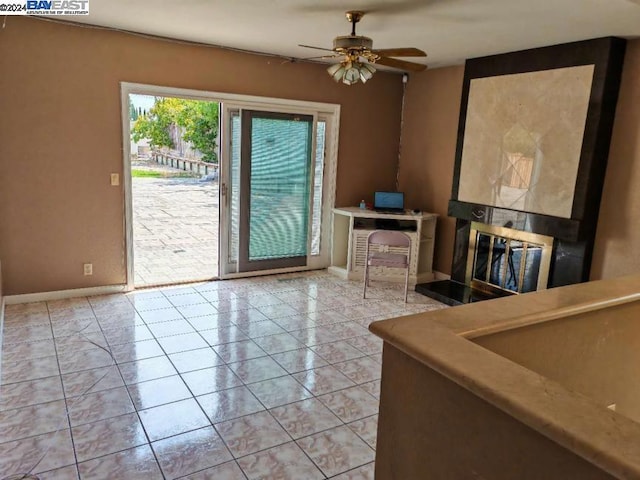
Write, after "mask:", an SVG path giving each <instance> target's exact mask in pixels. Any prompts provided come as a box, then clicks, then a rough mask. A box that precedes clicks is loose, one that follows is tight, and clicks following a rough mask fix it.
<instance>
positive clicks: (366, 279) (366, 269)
mask: <svg viewBox="0 0 640 480" xmlns="http://www.w3.org/2000/svg"><path fill="white" fill-rule="evenodd" d="M367 283H369V262H365V264H364V288H363V290H362V298H367Z"/></svg>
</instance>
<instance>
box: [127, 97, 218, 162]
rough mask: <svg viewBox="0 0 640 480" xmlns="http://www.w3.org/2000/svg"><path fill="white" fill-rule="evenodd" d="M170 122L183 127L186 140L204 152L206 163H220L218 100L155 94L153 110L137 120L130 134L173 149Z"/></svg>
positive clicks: (153, 144) (154, 144)
mask: <svg viewBox="0 0 640 480" xmlns="http://www.w3.org/2000/svg"><path fill="white" fill-rule="evenodd" d="M171 125H178V126H180V127H183V128H184V135H183V138H184V140H186V141H188V142H190V143H191V144H192V145H193V147H194V148H195V149H196V150H198V151H199V152H201V153H202V155H203V158H202V159H203V160H204V161H205V162H211V163H217V161H218V158H217V140H218V104H217V103H215V102H203V101H198V100H185V99H182V98H163V97H156V100H155V103H154V105H153V107H152V108H151V110H149V112H148V113H146V114H144V115H140V116H139V117H138V119H137V120H136V121H135V123H134V125H133V128H132V129H131V137H132V138H133V140H134V141H136V142H137V141H139V140H140V139H142V138H147V139H149V143H150V144H151V146H152V147H169V148H172V147H173V146H174V145H173V142H172V140H171V136H170V134H169V129H170V127H171Z"/></svg>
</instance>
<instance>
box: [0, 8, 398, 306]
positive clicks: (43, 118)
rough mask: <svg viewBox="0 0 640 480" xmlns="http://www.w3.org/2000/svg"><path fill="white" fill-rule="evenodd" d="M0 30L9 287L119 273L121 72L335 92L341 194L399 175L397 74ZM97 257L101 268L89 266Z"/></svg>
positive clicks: (42, 28) (342, 198)
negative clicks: (365, 75) (116, 179)
mask: <svg viewBox="0 0 640 480" xmlns="http://www.w3.org/2000/svg"><path fill="white" fill-rule="evenodd" d="M1 37H2V38H1V41H0V72H2V73H1V74H0V91H1V92H2V94H1V95H0V112H1V115H0V132H1V137H0V138H1V140H0V169H1V172H2V174H1V175H0V219H2V222H0V257H2V259H3V263H4V264H3V268H4V273H5V293H6V294H22V293H30V292H44V291H51V290H62V289H69V288H80V287H90V286H99V285H110V284H120V283H123V282H125V250H124V243H123V238H124V230H123V208H124V207H123V205H124V203H123V192H122V190H121V188H119V187H118V188H115V187H111V186H110V185H109V174H110V173H112V172H120V173H122V127H121V124H122V123H121V116H120V82H122V81H126V82H137V83H146V84H153V85H162V86H170V87H181V88H192V89H198V90H209V91H219V92H231V93H239V94H250V95H260V96H269V97H281V98H290V99H297V100H310V101H318V102H328V103H338V104H340V105H341V106H342V115H341V119H340V121H341V130H340V144H339V159H338V184H337V201H336V203H337V205H338V206H346V205H356V204H357V203H358V202H359V201H360V200H361V199H362V198H365V199H369V200H370V199H371V197H372V192H373V191H374V190H377V189H393V188H394V185H395V178H396V171H397V160H398V142H399V135H400V108H401V98H402V85H401V77H400V76H399V75H395V74H389V73H383V72H378V73H377V74H376V76H375V78H374V79H373V80H372V81H371V82H369V83H367V84H366V85H362V84H359V85H356V86H353V87H347V86H345V85H337V84H335V83H334V82H333V81H332V80H331V79H330V78H329V76H328V75H327V73H326V72H325V68H326V67H325V66H322V65H315V64H309V63H307V64H304V63H299V64H292V63H284V64H283V63H282V60H281V59H279V58H272V57H266V56H257V55H249V54H243V53H237V52H232V51H228V50H221V49H216V48H208V47H199V46H192V45H185V44H178V43H174V42H167V41H162V40H155V39H146V38H141V37H137V36H133V35H128V34H124V33H117V32H109V31H103V30H97V29H87V28H79V27H73V26H67V25H60V24H54V23H48V22H44V21H40V20H37V19H28V18H18V17H11V18H8V20H7V25H6V28H4V29H3V30H2V32H1ZM85 262H91V263H93V265H94V275H93V276H92V277H84V276H83V275H82V264H83V263H85Z"/></svg>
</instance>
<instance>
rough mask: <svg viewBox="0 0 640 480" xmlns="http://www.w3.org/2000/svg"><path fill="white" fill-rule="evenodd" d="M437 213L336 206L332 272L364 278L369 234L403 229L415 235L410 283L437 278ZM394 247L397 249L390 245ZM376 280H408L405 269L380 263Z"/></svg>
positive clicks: (372, 272)
mask: <svg viewBox="0 0 640 480" xmlns="http://www.w3.org/2000/svg"><path fill="white" fill-rule="evenodd" d="M437 218H438V215H437V214H435V213H422V212H421V213H411V212H408V213H404V214H394V213H379V212H376V211H373V210H366V209H361V208H358V207H345V208H334V209H333V222H332V236H331V239H332V243H331V266H330V267H329V272H330V273H333V274H335V275H337V276H339V277H341V278H345V279H349V280H362V278H363V274H364V265H365V255H366V247H367V236H368V235H369V233H371V232H372V231H374V230H401V231H403V232H404V233H406V234H407V235H409V237H410V238H411V265H410V269H409V283H410V284H411V285H415V284H416V283H422V282H427V281H430V280H433V247H434V238H435V233H436V220H437ZM390 251H393V249H390ZM370 273H371V278H372V279H373V280H386V281H400V282H404V272H397V271H394V269H388V268H385V267H376V268H372V269H371V270H370Z"/></svg>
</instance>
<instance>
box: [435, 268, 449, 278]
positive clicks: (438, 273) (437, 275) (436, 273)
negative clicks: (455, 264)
mask: <svg viewBox="0 0 640 480" xmlns="http://www.w3.org/2000/svg"><path fill="white" fill-rule="evenodd" d="M433 276H434V280H451V275H449V274H448V273H442V272H437V271H435V270H434V271H433Z"/></svg>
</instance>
